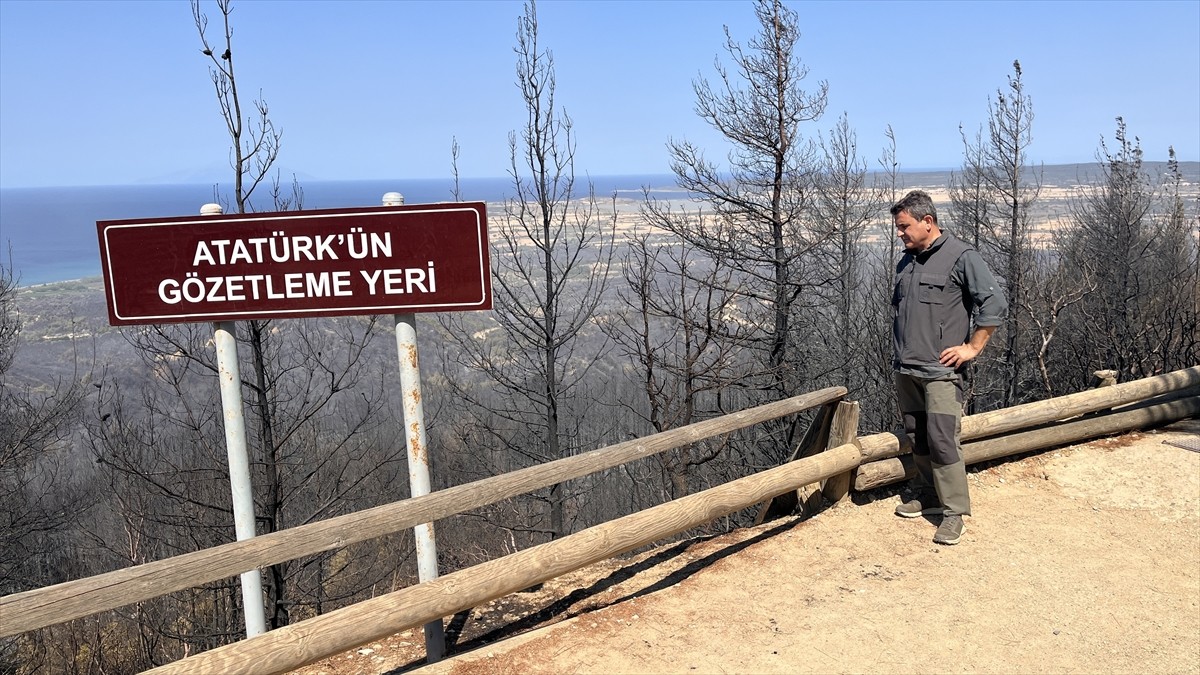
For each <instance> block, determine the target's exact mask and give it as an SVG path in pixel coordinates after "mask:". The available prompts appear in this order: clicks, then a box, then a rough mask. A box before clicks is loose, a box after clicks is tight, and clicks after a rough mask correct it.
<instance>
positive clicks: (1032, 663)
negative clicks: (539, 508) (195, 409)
mask: <svg viewBox="0 0 1200 675" xmlns="http://www.w3.org/2000/svg"><path fill="white" fill-rule="evenodd" d="M1171 442H1174V443H1183V444H1185V445H1189V446H1191V447H1192V448H1194V450H1189V449H1185V448H1182V447H1177V446H1176V445H1172V444H1170V443H1171ZM970 483H971V489H972V497H973V500H974V511H975V513H976V515H975V517H973V518H970V519H968V528H969V529H968V531H967V533H966V535H965V536H964V538H963V541H962V542H961V543H960V544H959V545H957V546H953V547H942V546H937V545H935V544H933V543H932V542H931V540H930V538H931V537H932V535H933V531H934V527H935V525H934V523H933V522H930V521H927V520H925V519H913V520H903V519H900V518H896V517H895V516H893V515H892V509H893V508H894V507H895V505H896V504H897V503H898V498H897V497H896V496H895V492H894V490H879V491H875V492H873V493H869V494H867V495H863V496H860V497H859V498H858V500H857V501H858V502H859V503H858V504H845V505H841V506H838V507H835V508H832V509H830V510H828V511H826V512H824V513H821V514H819V515H818V516H816V517H815V518H813V519H811V520H808V521H804V522H798V521H796V520H795V519H786V520H782V521H775V522H773V523H768V524H766V525H763V526H760V527H757V528H752V529H747V530H741V531H738V532H734V533H732V534H730V535H726V536H722V537H719V538H714V539H709V540H698V541H692V542H687V543H683V544H678V545H675V546H669V547H665V548H663V549H659V550H656V551H653V552H651V553H648V554H644V555H642V556H639V557H637V558H634V559H628V560H621V561H608V562H607V563H604V564H600V565H596V566H593V567H591V568H588V569H586V570H581V571H580V572H577V573H575V574H572V575H568V576H566V577H563V578H561V579H558V580H555V581H554V582H552V583H548V584H547V585H546V587H544V588H543V589H542V590H541V591H539V592H538V593H536V594H518V595H516V596H510V597H509V598H502V599H501V600H498V601H496V602H495V603H491V604H490V605H489V606H488V607H486V608H479V609H477V610H476V611H475V612H473V613H472V615H471V617H470V618H468V619H467V621H466V625H465V626H464V629H465V630H464V635H470V634H473V633H480V632H483V633H484V637H483V639H482V640H476V641H474V643H471V642H468V643H467V644H464V645H463V646H462V647H460V648H459V649H460V652H461V651H462V650H463V649H464V648H470V647H476V646H477V647H478V648H476V649H474V650H472V651H466V652H465V653H459V654H458V655H456V656H454V657H453V658H450V659H447V660H445V661H443V662H441V663H438V664H434V665H432V666H425V667H420V664H421V663H422V661H421V660H422V658H423V656H422V638H421V635H420V632H419V631H415V632H414V631H410V632H407V633H403V634H400V635H397V636H394V637H393V638H391V639H389V640H386V641H381V642H379V643H376V644H373V645H367V646H364V647H363V648H361V649H359V650H356V651H355V652H351V653H349V654H346V655H342V656H339V657H335V658H333V659H329V660H327V661H324V662H321V663H318V664H313V665H312V666H309V667H307V668H305V669H303V670H302V671H299V672H302V673H304V674H305V675H315V674H316V673H327V674H330V675H335V674H336V675H347V674H349V673H370V674H375V673H388V672H391V673H401V672H417V673H423V674H433V673H439V674H446V673H450V674H453V675H463V674H467V673H483V674H500V673H513V674H516V673H555V674H557V673H806V672H811V673H838V672H873V673H899V672H938V673H950V672H972V673H1100V672H1103V673H1135V672H1136V673H1200V420H1189V421H1186V422H1183V423H1179V424H1176V425H1173V426H1172V427H1170V428H1168V429H1164V430H1160V431H1158V432H1153V433H1146V434H1132V435H1129V436H1125V437H1122V438H1121V439H1116V440H1109V441H1099V442H1095V443H1090V444H1086V445H1079V446H1074V447H1071V448H1068V449H1063V450H1057V451H1052V452H1049V453H1045V454H1040V455H1035V456H1031V457H1027V458H1025V459H1022V460H1020V461H1011V462H1007V463H1003V464H997V465H995V466H991V467H989V468H985V469H982V470H975V471H973V472H972V473H971V474H970ZM914 521H915V522H914ZM537 624H541V627H538V628H536V629H533V630H529V631H527V632H524V633H521V634H519V635H517V636H515V637H508V638H507V639H500V640H499V641H496V639H497V638H498V637H499V636H502V635H504V634H506V633H509V632H511V631H512V630H513V629H522V627H524V626H534V625H537ZM495 626H500V628H499V629H498V631H499V632H493V633H492V634H491V635H490V636H488V635H487V634H486V632H487V631H488V630H491V629H493V628H494V627H495ZM480 645H481V646H480Z"/></svg>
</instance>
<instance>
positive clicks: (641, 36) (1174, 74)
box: [0, 0, 1200, 187]
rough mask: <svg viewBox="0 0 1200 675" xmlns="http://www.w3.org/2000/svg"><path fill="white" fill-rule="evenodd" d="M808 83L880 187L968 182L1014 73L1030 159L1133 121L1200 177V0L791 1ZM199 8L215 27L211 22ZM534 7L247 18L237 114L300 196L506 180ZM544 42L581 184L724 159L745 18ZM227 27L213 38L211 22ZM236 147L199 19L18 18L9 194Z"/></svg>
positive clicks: (12, 60) (158, 7)
mask: <svg viewBox="0 0 1200 675" xmlns="http://www.w3.org/2000/svg"><path fill="white" fill-rule="evenodd" d="M791 6H792V7H794V8H795V9H796V10H797V11H798V13H799V16H800V26H801V30H802V32H803V36H802V38H801V40H800V43H799V46H798V52H799V54H800V55H801V57H802V59H803V62H804V63H805V64H806V65H807V66H808V67H809V69H810V73H809V79H808V82H809V83H810V84H811V85H812V86H815V85H816V83H817V82H818V81H819V80H826V81H828V82H829V88H830V94H829V107H828V110H827V113H826V116H825V117H824V118H823V119H822V120H820V121H818V122H816V123H813V124H810V125H808V127H807V133H808V134H809V135H811V136H814V137H815V136H816V135H817V134H819V133H828V130H829V129H830V128H831V127H832V126H833V125H834V123H835V122H836V120H837V118H838V116H839V115H841V114H842V113H843V112H844V113H846V114H847V115H848V117H849V121H850V124H851V126H852V127H853V128H854V129H855V130H856V132H857V136H858V147H859V152H860V153H861V154H862V155H863V156H864V157H866V158H868V160H869V161H870V162H871V164H872V166H875V160H876V158H878V156H879V154H880V151H881V150H882V148H883V147H884V145H885V143H886V140H885V138H884V130H885V128H886V127H887V125H889V124H890V125H891V126H892V128H893V129H894V131H895V134H896V137H897V145H898V154H899V160H900V162H901V164H902V167H903V168H908V169H918V168H944V167H953V166H958V165H959V164H960V163H961V159H962V142H961V139H960V136H959V131H958V130H959V125H960V124H961V125H963V126H964V127H965V128H966V129H967V130H968V131H969V132H971V133H972V134H973V133H974V131H975V130H977V129H978V128H979V127H980V125H981V124H983V123H985V121H986V116H987V105H988V101H989V97H991V96H993V95H994V94H995V92H996V90H997V89H998V88H1001V87H1004V86H1005V84H1006V77H1007V76H1008V75H1009V74H1011V72H1012V62H1013V59H1019V60H1020V61H1021V64H1022V68H1023V70H1024V81H1025V84H1026V88H1027V91H1028V93H1029V95H1030V96H1031V97H1032V99H1033V107H1034V113H1035V120H1034V131H1033V135H1034V141H1033V144H1032V146H1031V148H1030V152H1031V155H1032V157H1033V159H1034V160H1036V161H1042V162H1045V163H1051V164H1054V163H1069V162H1087V161H1091V160H1092V159H1093V158H1094V156H1095V152H1096V149H1097V147H1098V145H1099V142H1100V140H1101V138H1102V137H1103V138H1105V139H1110V140H1111V139H1112V136H1113V131H1114V128H1115V122H1114V118H1115V117H1117V116H1118V115H1120V116H1123V117H1124V118H1125V121H1126V123H1127V125H1128V129H1129V131H1130V133H1131V134H1133V135H1136V136H1138V137H1139V138H1140V139H1141V142H1142V146H1143V149H1144V150H1145V153H1146V158H1147V159H1150V160H1162V159H1166V154H1167V146H1168V145H1174V146H1175V148H1176V150H1177V151H1178V153H1179V155H1180V157H1181V158H1182V159H1185V160H1197V159H1200V2H1198V1H1196V0H1176V1H1169V2H1116V1H1112V2H1065V1H1061V2H1051V1H1044V2H1035V1H1026V2H987V1H977V2H959V3H952V2H866V1H860V2H854V1H848V2H815V1H805V2H795V3H792V4H791ZM204 9H205V11H206V13H208V14H209V16H210V19H211V20H213V21H214V22H215V21H216V20H217V19H218V13H217V10H216V7H215V5H213V4H211V3H209V2H205V3H204ZM520 14H521V3H520V2H509V1H502V0H491V1H484V2H469V1H460V2H452V1H448V2H418V1H409V2H352V1H346V2H323V1H319V0H307V1H284V0H242V1H241V2H237V3H236V4H235V10H234V31H235V33H234V49H235V50H236V54H235V67H236V68H237V74H238V78H239V83H240V86H241V88H242V92H243V95H245V96H247V97H248V98H250V97H255V98H256V97H257V96H258V93H259V92H260V91H261V92H262V96H263V98H265V100H266V101H267V102H268V104H269V105H270V108H271V112H272V116H273V118H274V119H275V122H276V124H277V125H278V126H280V127H281V128H282V129H283V132H284V138H283V151H282V153H281V157H280V164H281V166H283V167H284V168H285V170H286V171H289V172H291V171H294V172H297V173H298V174H299V175H300V177H301V179H302V180H305V179H306V180H356V179H389V178H432V177H444V176H448V175H450V172H451V159H450V147H451V142H452V139H454V138H457V140H458V143H459V145H460V147H461V152H460V158H459V173H460V175H462V176H464V177H489V176H503V175H504V174H505V172H506V170H507V168H508V133H509V132H510V131H512V130H514V129H517V128H518V127H519V126H520V125H521V123H522V120H523V116H524V112H523V107H522V102H521V100H520V96H519V94H518V92H517V89H516V87H515V84H514V78H515V75H514V73H515V70H514V69H515V58H516V57H515V55H514V54H513V51H512V48H513V45H514V43H515V39H514V35H515V31H516V21H517V18H518V16H520ZM538 16H539V22H540V33H541V35H540V40H541V44H542V45H543V46H544V47H546V48H549V49H550V50H551V51H552V52H553V54H554V58H555V63H556V72H557V78H558V94H557V100H558V104H559V105H560V106H561V107H562V108H563V109H565V110H566V112H567V113H568V114H570V115H571V117H572V118H573V120H574V122H575V132H576V137H577V142H578V147H577V153H576V170H577V172H578V173H580V174H583V173H590V174H592V175H606V174H659V173H668V172H669V167H668V156H667V152H666V149H665V143H666V142H667V140H668V139H669V138H676V139H688V140H691V141H693V142H695V143H697V144H699V145H701V146H702V147H704V148H706V149H708V155H709V156H710V157H711V158H714V159H719V158H721V157H723V156H724V154H725V148H724V146H723V145H722V144H721V141H720V139H719V137H718V136H717V135H716V134H715V132H713V131H712V130H711V129H710V128H708V126H707V125H706V124H704V122H703V121H701V120H700V119H699V118H697V117H696V115H695V113H694V111H693V105H694V100H695V99H694V95H693V93H692V81H693V79H695V78H697V77H705V78H708V79H713V78H714V77H715V71H714V68H713V61H714V58H717V57H720V58H722V60H725V61H726V62H727V58H726V56H727V55H726V54H725V52H724V49H723V45H724V35H723V32H722V31H723V26H728V27H729V30H730V31H731V33H732V35H733V36H734V38H735V39H736V40H738V41H739V42H742V43H745V42H747V41H748V40H749V39H750V38H751V37H753V35H754V34H755V32H756V31H757V28H758V26H757V23H756V20H755V18H754V13H753V11H752V7H751V6H750V5H749V4H748V3H746V2H719V1H716V0H709V1H700V2H693V1H685V0H676V1H665V0H664V1H659V2H653V1H651V2H632V1H622V0H605V1H590V0H543V1H542V2H540V3H539V4H538ZM213 28H214V29H217V30H219V27H218V26H216V25H214V26H213ZM227 156H228V139H227V137H226V136H225V135H224V128H223V126H222V123H221V120H220V117H219V113H218V109H217V105H216V102H215V100H214V97H213V94H212V86H211V83H210V81H209V79H208V71H207V62H206V59H205V58H204V57H203V56H201V54H200V52H199V41H198V39H197V36H196V31H195V27H194V25H193V23H192V18H191V13H190V9H189V7H188V4H187V3H186V2H184V1H181V0H143V1H140V2H110V1H105V0H92V1H87V2H67V1H65V0H43V1H39V2H27V1H25V0H0V186H2V187H26V186H54V185H106V184H135V183H142V182H213V181H225V180H228V174H229V170H228V168H227V164H226V158H227Z"/></svg>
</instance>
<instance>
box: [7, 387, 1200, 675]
mask: <svg viewBox="0 0 1200 675" xmlns="http://www.w3.org/2000/svg"><path fill="white" fill-rule="evenodd" d="M845 394H846V391H845V389H842V388H840V387H835V388H830V389H824V390H821V391H818V392H813V393H811V394H805V395H802V396H797V397H794V398H790V399H786V400H784V401H779V402H776V403H771V404H768V405H764V406H759V407H757V408H752V409H749V410H745V411H741V412H739V413H734V414H732V415H728V416H725V417H721V418H716V419H713V420H706V421H704V422H699V423H697V424H692V425H689V426H687V427H681V428H679V429H674V430H671V431H666V432H663V433H660V434H655V435H653V436H648V437H646V438H643V439H637V440H634V441H629V442H626V443H620V444H617V445H613V446H609V447H607V448H602V449H599V450H595V451H592V452H589V453H585V454H583V455H579V456H577V457H571V458H567V459H562V460H557V461H554V462H549V463H547V464H543V465H538V466H534V467H530V468H528V469H522V470H520V471H515V472H512V473H509V474H504V475H501V476H494V477H491V478H487V479H484V480H481V481H477V482H474V483H468V484H465V485H460V486H456V487H453V488H449V489H446V490H441V491H438V492H434V493H432V494H429V495H425V496H423V497H418V498H415V499H409V500H405V501H402V502H397V503H394V504H388V505H385V506H380V507H376V508H374V509H368V510H366V511H361V512H358V513H353V514H348V515H345V516H340V517H337V518H332V519H330V520H327V521H322V522H320V523H313V524H311V525H306V526H303V527H298V528H293V529H291V530H286V531H283V532H277V533H273V534H270V535H266V536H262V537H256V538H255V539H251V540H247V541H242V542H236V543H232V544H226V545H223V546H218V547H215V548H212V549H206V550H204V551H198V552H196V553H190V554H186V555H182V556H177V557H175V558H170V559H167V560H162V561H157V562H153V563H148V564H145V565H140V566H137V567H133V568H129V569H125V570H119V571H116V572H112V573H109V574H105V575H99V576H97V577H91V578H88V579H81V580H78V581H72V582H67V583H65V584H58V585H56V586H50V587H47V588H43V589H37V590H33V591H28V592H24V593H18V594H14V595H10V596H6V597H4V598H0V618H2V620H0V636H12V635H16V634H18V633H22V632H25V631H29V630H34V629H37V628H41V627H44V626H48V625H52V624H55V623H60V622H63V621H67V620H70V619H73V618H78V617H81V616H86V615H89V614H94V613H97V612H101V611H105V610H108V609H113V608H116V607H120V606H123V605H127V604H132V603H134V602H139V601H143V600H148V599H150V598H153V597H157V596H160V595H164V594H166V593H170V592H173V591H177V590H181V589H184V588H189V587H192V586H195V585H199V584H201V583H205V582H208V581H214V580H217V579H221V578H226V577H230V576H235V575H237V574H240V573H242V572H244V571H246V570H248V569H253V568H254V567H264V566H268V565H272V564H275V563H278V562H281V561H283V560H289V559H292V558H297V557H301V556H305V555H311V554H313V553H317V552H320V551H325V550H330V549H333V548H337V547H340V546H345V545H347V544H350V543H354V542H358V541H363V540H367V539H371V538H374V537H379V536H383V535H385V534H391V533H394V532H398V531H401V530H404V529H409V528H411V527H413V526H414V525H417V524H419V523H424V522H431V521H433V520H437V519H439V518H444V517H447V516H450V515H453V514H455V513H460V512H463V511H468V510H471V509H474V508H478V507H480V506H483V505H486V504H490V503H493V502H496V501H500V500H502V499H506V498H509V497H512V496H516V495H519V494H523V493H526V492H530V491H533V490H536V489H540V488H542V487H546V486H549V485H553V484H555V483H559V482H562V481H565V480H569V479H572V478H578V477H580V476H584V475H587V474H589V473H593V472H596V471H600V470H603V469H607V468H611V467H613V466H617V465H619V464H623V463H626V462H629V461H633V460H635V459H639V458H642V457H647V456H651V455H653V454H655V453H659V452H664V451H666V450H670V449H672V448H676V447H679V446H682V445H685V444H688V443H693V442H696V441H698V440H701V439H704V438H708V437H710V436H715V435H719V434H724V433H729V432H731V431H735V430H737V429H741V428H745V427H748V426H751V425H754V424H759V423H762V422H765V421H768V420H772V419H776V418H779V417H783V416H786V415H791V414H795V413H798V412H801V411H804V410H807V409H810V408H814V407H817V406H821V411H820V414H818V415H817V416H816V420H815V421H814V423H813V425H812V427H811V428H810V429H809V433H808V434H806V435H805V437H804V439H803V440H802V441H801V442H800V443H799V444H798V446H797V448H796V451H795V452H794V453H793V455H792V460H793V461H789V462H787V463H785V464H784V465H782V466H780V467H777V468H774V469H769V470H766V471H762V472H760V473H758V474H755V475H752V476H748V477H746V478H742V479H739V480H735V481H731V482H729V483H726V484H724V485H721V486H718V487H715V488H712V489H709V490H705V491H703V492H699V493H696V494H693V495H690V496H687V497H683V498H681V499H677V500H674V501H672V502H668V503H666V504H662V505H659V506H656V507H654V508H651V509H647V510H645V511H640V512H638V513H634V514H631V515H628V516H625V517H623V518H618V519H616V520H612V521H609V522H606V523H603V524H600V525H597V526H595V527H591V528H588V529H586V530H583V531H581V532H578V533H576V534H573V535H570V536H568V537H564V538H562V539H558V540H555V541H552V542H548V543H545V544H542V545H539V546H535V547H532V548H529V549H526V550H523V551H520V552H517V553H514V554H512V555H508V556H505V557H503V558H498V559H496V560H491V561H488V562H485V563H483V564H480V565H476V566H474V567H470V568H467V569H464V570H461V571H458V572H455V573H453V574H448V575H446V576H444V577H441V578H439V579H436V580H433V581H428V582H425V583H421V584H418V585H416V586H411V587H408V588H404V589H401V590H398V591H395V592H393V593H389V594H387V595H383V596H379V597H376V598H373V599H371V600H367V601H364V602H360V603H357V604H355V605H351V606H348V607H345V608H342V609H339V610H336V611H333V612H329V613H327V614H323V615H321V616H317V617H314V618H311V619H307V620H305V621H300V622H297V623H295V624H291V625H289V626H285V627H283V628H279V629H276V630H273V631H270V632H268V633H265V634H262V635H259V636H256V637H254V638H251V639H248V640H243V641H241V642H237V643H234V644H230V645H226V646H224V647H219V648H216V649H212V650H210V651H207V652H203V653H201V654H198V655H195V656H192V657H189V658H186V659H183V660H181V661H177V662H175V663H172V664H168V665H166V666H163V667H161V668H158V669H156V670H155V671H152V672H161V673H193V672H220V673H238V672H255V673H282V672H287V671H288V670H291V669H294V668H297V667H300V666H302V665H304V664H307V663H312V662H314V661H317V660H320V659H322V658H325V657H327V656H330V655H332V654H337V653H340V652H343V651H346V650H349V649H351V648H353V647H355V646H357V645H360V644H362V643H364V642H368V641H371V640H374V639H377V638H380V637H383V636H386V635H390V634H392V633H395V632H398V631H402V630H405V629H408V628H413V627H416V626H421V625H424V624H426V623H428V622H430V621H435V620H439V619H441V618H442V617H445V616H449V615H452V614H454V613H456V612H459V611H462V610H465V609H468V608H470V607H474V606H477V605H479V604H481V603H484V602H486V601H488V600H490V599H493V598H497V597H500V596H502V595H506V594H508V593H512V592H515V591H518V590H520V589H522V588H527V587H530V586H532V585H535V584H537V583H540V582H543V581H546V580H548V579H551V578H553V577H556V576H559V575H561V574H565V573H567V572H569V571H572V570H575V569H578V568H580V567H583V566H585V565H588V564H591V563H593V562H596V561H598V560H602V559H604V558H608V557H612V556H615V555H619V554H621V553H623V552H627V551H630V550H632V549H635V548H638V547H640V546H644V545H646V544H649V543H652V542H654V541H656V540H659V539H662V538H664V537H668V536H671V535H673V534H677V533H679V532H682V531H685V530H688V529H691V528H693V527H696V526H698V525H701V524H704V523H706V522H710V521H712V520H714V519H716V518H719V517H721V516H724V515H727V514H729V513H734V512H736V511H739V510H742V509H744V508H747V507H750V506H753V505H755V504H761V506H760V510H759V517H760V520H761V519H763V518H768V517H772V516H773V515H780V514H784V513H792V512H794V511H795V509H796V508H812V507H813V506H815V505H816V504H819V503H820V502H821V501H823V500H829V501H837V500H838V499H841V498H843V497H845V495H846V494H847V492H848V490H849V488H850V487H851V486H853V487H854V489H856V490H867V489H871V488H874V487H878V486H881V485H887V484H889V483H893V482H896V481H899V480H902V479H903V478H904V477H906V476H908V475H910V474H911V470H912V469H911V466H910V465H909V462H908V461H907V458H906V457H904V455H905V454H906V453H907V452H908V451H909V450H910V448H909V447H908V445H907V438H905V437H904V436H903V434H898V433H883V434H874V435H870V436H865V437H859V436H858V435H857V428H856V427H857V419H858V407H857V404H856V403H853V402H847V401H843V400H841V399H842V398H843V397H844V396H845ZM1198 414H1200V366H1196V367H1192V368H1188V369H1184V370H1179V371H1175V372H1173V373H1168V374H1165V375H1160V376H1157V377H1152V378H1147V379H1143V380H1137V381H1134V382H1128V383H1124V384H1118V385H1113V386H1110V387H1104V388H1102V389H1096V390H1091V391H1087V392H1081V393H1079V394H1072V395H1069V396H1064V397H1060V398H1055V399H1049V400H1046V401H1039V402H1036V403H1029V404H1025V405H1021V406H1016V407H1013V408H1007V409H1004V410H999V411H994V412H989V413H984V414H980V415H972V416H968V417H964V418H963V439H964V444H963V453H964V455H965V458H966V460H967V462H968V463H973V462H979V461H984V460H989V459H995V458H998V457H1004V456H1008V455H1012V454H1017V453H1022V452H1028V451H1032V450H1039V449H1045V448H1049V447H1055V446H1058V445H1062V444H1065V443H1071V442H1077V441H1080V440H1084V439H1087V438H1094V437H1097V436H1103V435H1108V434H1113V433H1120V432H1123V431H1128V430H1132V429H1137V428H1144V427H1148V426H1155V425H1160V424H1164V423H1167V422H1170V421H1174V420H1178V419H1183V418H1186V417H1191V416H1196V415H1198Z"/></svg>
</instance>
